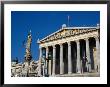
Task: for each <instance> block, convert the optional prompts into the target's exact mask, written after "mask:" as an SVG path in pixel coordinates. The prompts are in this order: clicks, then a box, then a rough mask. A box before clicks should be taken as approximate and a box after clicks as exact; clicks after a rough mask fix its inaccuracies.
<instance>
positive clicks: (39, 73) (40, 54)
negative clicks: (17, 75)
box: [38, 47, 42, 76]
mask: <svg viewBox="0 0 110 87" xmlns="http://www.w3.org/2000/svg"><path fill="white" fill-rule="evenodd" d="M39 50H40V53H39V71H38V75H39V76H41V62H42V47H39Z"/></svg>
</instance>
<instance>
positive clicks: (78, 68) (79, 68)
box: [76, 40, 81, 73]
mask: <svg viewBox="0 0 110 87" xmlns="http://www.w3.org/2000/svg"><path fill="white" fill-rule="evenodd" d="M76 44H77V73H81V60H80V42H79V40H77V41H76Z"/></svg>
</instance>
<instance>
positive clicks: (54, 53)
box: [52, 45, 56, 75]
mask: <svg viewBox="0 0 110 87" xmlns="http://www.w3.org/2000/svg"><path fill="white" fill-rule="evenodd" d="M55 60H56V47H55V45H54V46H53V71H52V75H55Z"/></svg>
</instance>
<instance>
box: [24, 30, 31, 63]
mask: <svg viewBox="0 0 110 87" xmlns="http://www.w3.org/2000/svg"><path fill="white" fill-rule="evenodd" d="M31 42H32V36H31V30H30V32H29V34H28V38H27V42H26V54H25V61H28V62H30V60H31V59H32V55H31Z"/></svg>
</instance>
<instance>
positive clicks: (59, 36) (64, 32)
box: [41, 29, 97, 42]
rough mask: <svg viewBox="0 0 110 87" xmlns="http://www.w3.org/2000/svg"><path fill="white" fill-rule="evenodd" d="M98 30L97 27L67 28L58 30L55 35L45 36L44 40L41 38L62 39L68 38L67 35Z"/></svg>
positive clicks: (45, 40)
mask: <svg viewBox="0 0 110 87" xmlns="http://www.w3.org/2000/svg"><path fill="white" fill-rule="evenodd" d="M96 30H97V29H71V30H68V29H66V30H62V31H60V32H57V33H55V34H54V35H51V36H49V37H47V38H45V39H44V40H41V42H49V41H52V40H57V39H62V38H66V37H70V36H74V35H78V34H83V33H88V32H91V31H96Z"/></svg>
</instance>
